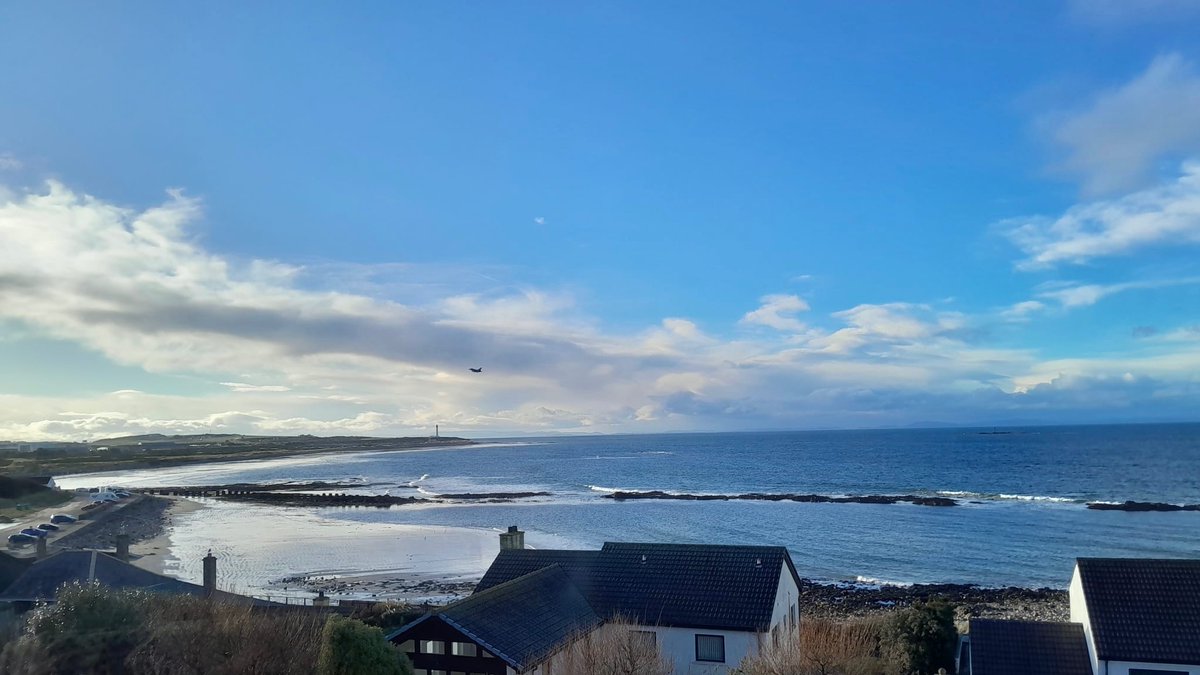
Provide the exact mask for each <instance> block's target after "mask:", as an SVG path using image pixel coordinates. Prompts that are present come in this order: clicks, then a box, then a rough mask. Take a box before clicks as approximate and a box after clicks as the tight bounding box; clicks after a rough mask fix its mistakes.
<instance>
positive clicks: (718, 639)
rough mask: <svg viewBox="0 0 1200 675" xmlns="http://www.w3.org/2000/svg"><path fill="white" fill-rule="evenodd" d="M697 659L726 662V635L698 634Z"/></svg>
mask: <svg viewBox="0 0 1200 675" xmlns="http://www.w3.org/2000/svg"><path fill="white" fill-rule="evenodd" d="M696 660H697V661H707V662H709V663H725V636H723V635H701V634H699V633H697V634H696Z"/></svg>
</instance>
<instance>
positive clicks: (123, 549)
mask: <svg viewBox="0 0 1200 675" xmlns="http://www.w3.org/2000/svg"><path fill="white" fill-rule="evenodd" d="M117 560H120V561H121V562H129V535H128V534H125V533H124V532H122V533H121V534H118V535H117Z"/></svg>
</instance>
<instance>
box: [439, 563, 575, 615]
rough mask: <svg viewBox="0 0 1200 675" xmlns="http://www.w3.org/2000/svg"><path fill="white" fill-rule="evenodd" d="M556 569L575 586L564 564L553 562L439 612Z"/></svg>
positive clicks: (459, 601)
mask: <svg viewBox="0 0 1200 675" xmlns="http://www.w3.org/2000/svg"><path fill="white" fill-rule="evenodd" d="M554 570H557V571H559V572H561V573H562V575H563V577H564V578H565V579H566V581H567V583H569V584H571V585H572V586H575V584H574V583H573V582H572V581H571V578H570V576H569V575H568V574H567V572H566V570H564V569H563V567H562V565H559V564H558V563H551V564H549V565H546V566H545V567H539V568H537V569H536V570H534V571H532V572H528V573H526V574H522V575H521V576H519V577H513V578H512V579H509V580H508V581H505V582H504V583H500V584H496V585H495V586H492V587H490V588H487V589H484V590H482V591H477V592H475V593H472V594H470V595H468V596H467V597H465V598H463V599H462V600H456V601H455V602H452V603H450V604H448V605H446V606H445V607H443V608H441V609H440V610H438V612H437V613H438V614H441V613H443V612H445V611H446V610H448V609H452V608H454V607H457V606H459V605H461V604H463V603H465V602H470V601H471V600H474V599H476V598H480V597H484V596H487V595H488V594H493V595H494V593H492V591H496V590H497V589H505V588H508V587H510V586H512V585H513V584H515V583H517V582H518V581H522V580H525V579H529V578H532V577H535V576H537V575H539V574H543V573H545V574H549V573H551V572H552V571H554ZM575 590H576V591H579V587H578V586H575ZM582 594H583V593H582V592H580V595H582ZM588 604H589V606H590V605H591V603H588ZM592 611H595V609H593V610H592Z"/></svg>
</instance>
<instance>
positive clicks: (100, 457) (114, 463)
mask: <svg viewBox="0 0 1200 675" xmlns="http://www.w3.org/2000/svg"><path fill="white" fill-rule="evenodd" d="M164 438H167V439H170V440H167V441H155V442H153V443H145V442H143V443H138V442H126V441H125V440H124V439H114V440H110V441H99V442H96V443H93V444H91V445H92V446H93V447H91V449H89V450H86V451H82V452H65V451H41V450H39V451H37V452H32V453H10V454H8V455H6V456H3V457H0V471H2V472H4V473H7V474H12V475H52V476H63V475H68V474H76V473H93V472H98V471H117V470H130V469H154V468H159V467H172V466H186V465H189V464H206V463H212V462H240V461H250V460H263V459H278V458H281V457H295V456H303V455H316V454H325V453H339V452H363V451H372V450H408V449H413V448H429V447H444V446H457V445H469V444H471V443H472V442H473V441H470V440H468V439H465V438H447V437H443V438H427V437H415V438H414V437H408V438H367V437H358V436H339V437H330V438H320V437H316V436H226V437H221V438H220V439H219V440H215V441H213V440H207V439H208V437H188V436H173V437H164ZM195 438H201V439H202V440H193V439H195Z"/></svg>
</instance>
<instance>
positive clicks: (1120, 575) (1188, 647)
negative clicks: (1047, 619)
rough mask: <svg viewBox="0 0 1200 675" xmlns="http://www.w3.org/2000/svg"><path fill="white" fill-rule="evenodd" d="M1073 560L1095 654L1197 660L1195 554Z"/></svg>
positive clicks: (1199, 603) (1199, 564) (1199, 615)
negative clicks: (1186, 557)
mask: <svg viewBox="0 0 1200 675" xmlns="http://www.w3.org/2000/svg"><path fill="white" fill-rule="evenodd" d="M1076 563H1077V564H1078V565H1079V576H1080V580H1081V582H1082V584H1083V593H1084V599H1085V600H1086V602H1087V609H1088V618H1089V620H1090V621H1091V624H1092V638H1093V639H1094V640H1095V643H1096V652H1097V656H1098V657H1099V658H1100V659H1102V660H1107V661H1145V662H1148V663H1178V664H1187V665H1200V639H1197V636H1200V560H1153V559H1139V558H1079V559H1078V560H1077V561H1076Z"/></svg>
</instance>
